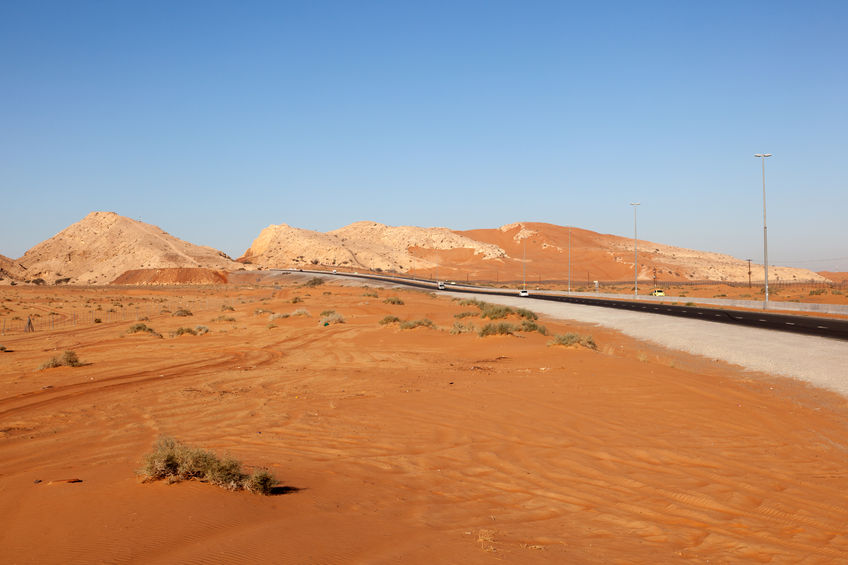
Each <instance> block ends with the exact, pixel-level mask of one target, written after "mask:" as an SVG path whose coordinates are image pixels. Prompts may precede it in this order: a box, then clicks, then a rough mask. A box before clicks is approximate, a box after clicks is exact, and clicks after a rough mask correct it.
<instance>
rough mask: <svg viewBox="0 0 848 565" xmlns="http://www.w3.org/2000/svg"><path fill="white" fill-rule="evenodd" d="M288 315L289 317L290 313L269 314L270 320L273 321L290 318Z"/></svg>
mask: <svg viewBox="0 0 848 565" xmlns="http://www.w3.org/2000/svg"><path fill="white" fill-rule="evenodd" d="M288 317H289V315H288V314H271V315H270V316H268V320H270V321H273V320H279V319H283V318H288Z"/></svg>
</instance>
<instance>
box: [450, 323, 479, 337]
mask: <svg viewBox="0 0 848 565" xmlns="http://www.w3.org/2000/svg"><path fill="white" fill-rule="evenodd" d="M475 331H477V328H475V327H474V324H470V323H469V324H463V323H462V322H454V323H453V327H452V328H451V331H450V333H451V334H452V335H457V334H467V333H474V332H475Z"/></svg>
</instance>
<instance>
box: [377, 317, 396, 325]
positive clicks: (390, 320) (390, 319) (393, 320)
mask: <svg viewBox="0 0 848 565" xmlns="http://www.w3.org/2000/svg"><path fill="white" fill-rule="evenodd" d="M397 322H400V318H398V317H397V316H386V317H385V318H383V319H382V320H380V325H381V326H386V325H388V324H396V323H397Z"/></svg>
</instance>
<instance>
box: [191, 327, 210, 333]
mask: <svg viewBox="0 0 848 565" xmlns="http://www.w3.org/2000/svg"><path fill="white" fill-rule="evenodd" d="M194 331H196V332H197V335H203V334H206V333H209V328H207V327H206V326H194Z"/></svg>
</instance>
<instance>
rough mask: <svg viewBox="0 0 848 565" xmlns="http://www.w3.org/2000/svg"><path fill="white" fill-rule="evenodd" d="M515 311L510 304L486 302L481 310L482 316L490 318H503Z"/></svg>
mask: <svg viewBox="0 0 848 565" xmlns="http://www.w3.org/2000/svg"><path fill="white" fill-rule="evenodd" d="M513 313H515V310H513V309H512V308H510V307H509V306H501V305H500V304H489V303H484V305H483V307H482V309H481V310H480V317H481V318H489V319H490V320H499V319H501V318H506V317H507V316H509V315H510V314H513Z"/></svg>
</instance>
